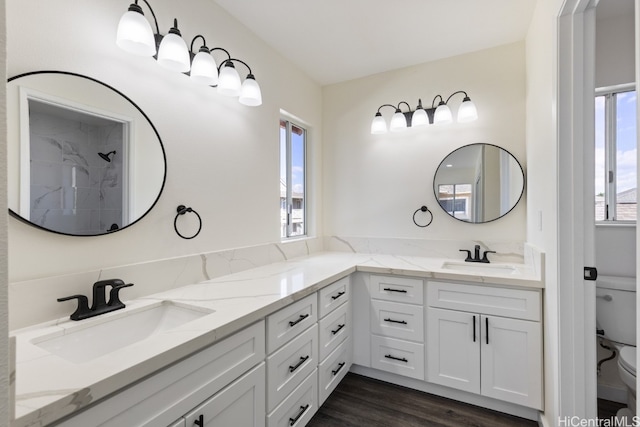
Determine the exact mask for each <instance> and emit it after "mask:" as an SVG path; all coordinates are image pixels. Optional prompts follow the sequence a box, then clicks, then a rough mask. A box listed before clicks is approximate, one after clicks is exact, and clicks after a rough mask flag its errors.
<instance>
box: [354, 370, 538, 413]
mask: <svg viewBox="0 0 640 427" xmlns="http://www.w3.org/2000/svg"><path fill="white" fill-rule="evenodd" d="M350 371H351V372H353V373H355V374H359V375H363V376H365V377H369V378H374V379H376V380H380V381H385V382H388V383H391V384H397V385H401V386H403V387H407V388H411V389H414V390H419V391H423V392H425V393H430V394H435V395H437V396H442V397H446V398H447V399H451V400H457V401H459V402H464V403H468V404H470V405H476V406H480V407H482V408H487V409H491V410H493V411H498V412H503V413H505V414H509V415H515V416H516V417H521V418H526V419H528V420H532V421H537V422H538V423H539V422H540V421H539V420H540V411H538V410H536V409H532V408H526V407H524V406H520V405H516V404H513V403H508V402H503V401H500V400H496V399H492V398H489V397H485V396H479V395H477V394H473V393H468V392H466V391H460V390H454V389H452V388H449V387H444V386H440V385H437V384H431V383H428V382H425V381H420V380H416V379H414V378H408V377H404V376H402V375H397V374H392V373H390V372H386V371H380V370H378V369H373V368H367V367H365V366H360V365H351V369H350Z"/></svg>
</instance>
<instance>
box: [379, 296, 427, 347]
mask: <svg viewBox="0 0 640 427" xmlns="http://www.w3.org/2000/svg"><path fill="white" fill-rule="evenodd" d="M370 320H371V332H372V333H374V334H378V335H384V336H387V337H391V338H400V339H404V340H411V341H419V342H424V314H423V308H422V307H421V306H419V305H409V304H401V303H398V302H389V301H378V300H371V319H370Z"/></svg>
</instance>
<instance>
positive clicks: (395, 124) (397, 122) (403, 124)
mask: <svg viewBox="0 0 640 427" xmlns="http://www.w3.org/2000/svg"><path fill="white" fill-rule="evenodd" d="M406 129H407V118H406V117H405V116H404V114H402V112H401V111H400V110H396V112H395V114H394V115H393V117H391V124H390V125H389V130H390V131H391V132H402V131H403V130H406Z"/></svg>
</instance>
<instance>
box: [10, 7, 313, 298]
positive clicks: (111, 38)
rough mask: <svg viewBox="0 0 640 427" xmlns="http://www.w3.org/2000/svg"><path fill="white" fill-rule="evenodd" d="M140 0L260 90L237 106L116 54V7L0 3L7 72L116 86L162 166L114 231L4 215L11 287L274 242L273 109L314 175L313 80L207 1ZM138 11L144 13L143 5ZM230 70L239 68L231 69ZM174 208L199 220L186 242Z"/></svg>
mask: <svg viewBox="0 0 640 427" xmlns="http://www.w3.org/2000/svg"><path fill="white" fill-rule="evenodd" d="M151 3H152V6H153V8H154V10H155V13H156V16H157V17H158V20H159V24H160V28H161V32H162V33H166V32H167V31H168V28H169V26H170V24H171V23H172V20H173V18H174V17H176V18H178V22H179V28H180V29H181V31H182V34H183V37H184V38H185V39H186V40H187V41H188V42H190V40H191V38H192V37H193V36H195V35H196V34H198V33H200V34H203V35H204V36H205V38H206V39H207V42H208V44H209V47H213V46H222V47H225V48H226V49H227V50H229V51H230V53H231V54H232V55H233V56H234V57H237V58H240V59H243V60H244V61H245V62H247V63H248V64H249V65H250V66H251V68H252V70H253V73H254V74H255V76H256V79H257V80H258V82H259V83H260V85H261V88H262V92H263V100H264V104H263V105H262V106H260V107H257V108H251V107H246V106H243V105H241V104H239V103H238V101H237V99H232V98H226V97H223V96H221V95H218V94H217V93H216V91H215V90H213V89H210V88H202V87H199V86H196V85H194V84H192V83H191V82H190V81H189V79H188V78H187V77H186V76H184V75H181V74H174V73H171V72H169V71H166V70H164V69H162V68H161V67H159V66H158V65H157V64H156V63H155V61H154V60H153V59H152V58H141V57H136V56H132V55H130V54H128V53H126V52H124V51H122V50H120V49H118V48H117V47H116V45H115V33H116V27H117V23H118V20H119V19H120V16H121V15H122V14H123V13H124V12H125V11H126V9H127V6H128V2H112V1H101V2H87V1H79V0H60V1H56V2H42V1H36V0H21V1H17V0H15V1H11V2H9V4H8V7H7V17H8V18H7V32H8V59H7V62H8V74H9V76H14V75H17V74H20V73H24V72H28V71H35V70H44V69H49V70H65V71H73V72H76V73H80V74H85V75H88V76H91V77H94V78H96V79H98V80H101V81H103V82H105V83H107V84H109V85H111V86H113V87H115V88H117V89H118V90H120V91H121V92H123V93H124V94H126V95H127V96H129V97H130V98H131V99H132V100H133V101H134V102H136V103H137V104H138V106H140V108H142V110H144V111H145V112H146V113H147V115H148V116H149V118H150V119H151V121H152V122H153V123H154V125H155V126H156V128H157V130H158V132H159V134H160V136H161V138H162V140H163V142H164V146H165V150H166V154H167V162H168V172H167V182H166V186H165V189H164V192H163V194H162V196H161V198H160V200H159V202H158V204H157V205H156V207H155V208H154V209H153V211H152V212H151V213H150V214H149V215H147V216H146V217H145V218H144V219H143V220H142V221H140V222H139V223H138V224H136V225H134V226H132V227H130V228H129V229H126V230H124V231H121V232H118V233H114V234H110V235H105V236H99V237H82V238H78V237H68V236H61V235H55V234H52V233H48V232H44V231H41V230H38V229H35V228H33V227H30V226H28V225H25V224H23V223H21V222H19V221H17V220H15V219H13V218H11V219H10V220H9V251H10V258H9V275H10V281H11V282H15V281H20V280H27V279H32V278H38V277H46V276H50V275H56V274H65V273H71V272H79V271H87V270H92V269H96V268H98V269H99V268H101V267H108V266H117V265H123V264H130V263H135V262H142V261H148V260H154V259H162V258H170V257H174V256H182V255H188V254H196V253H203V252H211V251H215V250H220V249H228V248H236V247H242V246H251V245H258V244H263V243H269V242H276V241H278V240H279V237H280V235H279V225H280V224H279V221H280V212H279V203H278V200H279V165H278V162H279V154H278V148H279V147H278V126H279V125H278V118H279V114H280V113H279V111H280V109H284V110H286V111H288V112H290V113H292V114H295V115H296V116H297V117H300V118H301V119H303V120H304V121H306V122H307V123H309V125H310V127H311V129H310V130H311V136H310V138H311V140H312V144H313V145H312V148H311V150H310V151H311V152H310V158H311V164H310V165H309V169H310V170H311V171H314V172H315V173H316V174H318V173H319V170H320V161H321V156H320V153H321V151H320V145H321V141H322V134H321V128H322V126H321V124H322V123H321V119H322V116H321V101H322V99H321V90H320V87H319V86H318V85H317V84H316V83H314V82H313V81H312V80H311V79H310V78H308V77H307V76H306V75H305V74H303V73H302V72H301V71H299V70H298V69H297V68H295V67H294V66H292V64H291V63H289V62H288V61H287V60H285V59H284V58H283V57H281V56H280V55H278V54H277V53H276V52H275V51H274V50H273V49H271V48H270V47H269V46H268V45H266V44H265V43H264V42H262V41H261V40H260V39H258V38H257V37H256V36H255V35H254V34H253V33H252V32H251V31H250V30H249V29H247V28H245V27H244V26H242V25H241V24H239V23H238V22H237V21H236V20H235V19H234V18H233V17H231V16H230V15H229V14H227V13H226V12H225V11H224V10H223V9H222V8H220V7H219V6H217V5H216V4H215V3H214V2H212V1H209V0H191V1H189V2H188V5H182V4H180V5H179V4H178V3H176V2H175V1H171V0H154V1H153V2H151ZM142 8H143V10H145V14H146V16H147V17H148V18H150V17H151V15H150V13H148V12H147V10H146V6H144V5H143V6H142ZM216 58H219V57H218V56H216ZM219 59H220V58H219ZM237 68H238V70H239V71H240V72H241V73H246V70H243V69H242V68H241V66H238V67H237ZM3 188H4V187H3ZM310 191H311V192H313V194H314V195H315V198H314V199H313V200H312V201H311V202H312V206H319V205H320V204H321V202H322V200H321V192H320V182H319V179H315V180H314V179H312V181H311V188H310ZM180 204H184V205H187V206H191V207H193V208H194V209H195V210H197V211H198V213H199V214H200V215H201V216H202V219H203V222H204V225H203V228H202V232H201V234H200V235H199V236H198V237H197V238H195V239H194V240H183V239H180V238H179V237H178V236H177V235H176V234H175V232H174V230H173V219H174V216H175V214H176V207H177V206H178V205H180ZM312 218H313V219H314V220H315V224H317V225H316V226H315V227H314V228H313V230H314V232H315V233H317V234H318V235H322V229H321V228H320V227H319V224H321V220H322V218H321V217H320V216H317V215H315V214H313V213H312ZM87 285H89V284H87ZM52 304H55V301H53V302H52Z"/></svg>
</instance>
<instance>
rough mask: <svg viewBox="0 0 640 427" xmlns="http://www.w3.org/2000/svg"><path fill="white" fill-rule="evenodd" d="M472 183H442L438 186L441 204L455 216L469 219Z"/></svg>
mask: <svg viewBox="0 0 640 427" xmlns="http://www.w3.org/2000/svg"><path fill="white" fill-rule="evenodd" d="M470 199H471V184H441V185H439V186H438V201H439V203H440V206H442V208H443V209H444V210H445V211H446V212H448V213H449V215H451V216H453V217H454V218H458V219H462V220H467V221H468V220H469V218H470V216H469V214H470V212H469V207H470V206H469V205H470V203H469V201H470Z"/></svg>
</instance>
